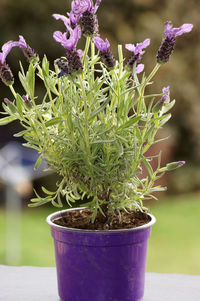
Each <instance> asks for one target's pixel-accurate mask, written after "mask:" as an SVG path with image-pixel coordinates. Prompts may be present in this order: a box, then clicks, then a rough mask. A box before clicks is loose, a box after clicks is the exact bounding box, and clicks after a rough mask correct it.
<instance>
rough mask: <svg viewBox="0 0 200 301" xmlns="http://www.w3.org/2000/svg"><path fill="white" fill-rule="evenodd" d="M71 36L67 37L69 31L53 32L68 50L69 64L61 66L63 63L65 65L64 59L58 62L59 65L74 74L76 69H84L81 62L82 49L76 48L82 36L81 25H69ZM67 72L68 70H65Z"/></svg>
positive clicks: (56, 38) (57, 40)
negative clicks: (72, 26) (73, 26)
mask: <svg viewBox="0 0 200 301" xmlns="http://www.w3.org/2000/svg"><path fill="white" fill-rule="evenodd" d="M68 32H69V38H67V33H66V32H65V33H62V32H60V31H56V32H54V34H53V37H54V39H55V40H56V42H59V43H60V44H61V45H62V46H63V47H64V48H65V50H66V58H67V65H65V67H62V68H60V66H61V64H62V65H63V61H60V63H58V61H57V62H56V63H57V65H58V67H59V68H60V69H61V71H63V68H64V69H65V70H67V72H68V74H72V73H74V72H75V71H80V70H82V69H83V66H82V63H81V56H82V51H81V50H76V45H77V43H78V40H79V39H80V37H81V30H80V27H79V26H76V27H75V28H74V29H72V28H71V27H69V26H68ZM65 73H66V72H65Z"/></svg>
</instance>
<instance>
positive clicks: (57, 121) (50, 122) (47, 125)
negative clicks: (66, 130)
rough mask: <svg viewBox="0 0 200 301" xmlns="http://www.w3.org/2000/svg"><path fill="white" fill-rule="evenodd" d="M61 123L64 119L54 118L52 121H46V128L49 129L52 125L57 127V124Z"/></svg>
mask: <svg viewBox="0 0 200 301" xmlns="http://www.w3.org/2000/svg"><path fill="white" fill-rule="evenodd" d="M60 122H62V119H61V118H60V117H55V118H52V119H50V120H48V121H46V122H45V126H46V127H49V126H51V125H55V124H58V123H60Z"/></svg>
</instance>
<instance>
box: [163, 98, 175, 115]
mask: <svg viewBox="0 0 200 301" xmlns="http://www.w3.org/2000/svg"><path fill="white" fill-rule="evenodd" d="M175 103H176V100H175V99H174V100H172V101H171V102H169V103H165V102H164V104H163V107H162V113H163V114H165V113H167V112H168V111H169V110H171V109H172V108H173V106H174V105H175Z"/></svg>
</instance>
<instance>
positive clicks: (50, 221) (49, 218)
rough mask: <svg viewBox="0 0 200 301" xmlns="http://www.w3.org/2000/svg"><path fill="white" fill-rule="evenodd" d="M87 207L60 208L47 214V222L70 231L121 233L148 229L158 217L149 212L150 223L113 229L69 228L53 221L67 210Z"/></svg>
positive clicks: (53, 226)
mask: <svg viewBox="0 0 200 301" xmlns="http://www.w3.org/2000/svg"><path fill="white" fill-rule="evenodd" d="M86 208H87V207H79V208H70V209H65V210H60V211H57V212H54V213H51V214H50V215H49V216H47V218H46V222H47V224H48V225H49V226H50V227H52V228H56V229H61V230H64V231H69V232H84V233H112V232H113V233H119V232H120V233H121V232H130V231H138V230H142V229H146V228H149V227H151V226H152V225H153V224H155V222H156V218H155V216H153V215H152V214H150V213H147V215H148V216H150V218H151V220H150V222H149V223H147V224H144V225H142V226H139V227H135V228H128V229H113V230H89V229H77V228H68V227H63V226H60V225H56V224H55V223H53V221H54V220H55V219H56V218H59V217H61V216H62V215H63V214H64V213H65V212H66V211H74V210H83V209H86Z"/></svg>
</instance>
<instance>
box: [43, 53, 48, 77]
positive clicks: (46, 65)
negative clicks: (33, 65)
mask: <svg viewBox="0 0 200 301" xmlns="http://www.w3.org/2000/svg"><path fill="white" fill-rule="evenodd" d="M42 71H43V73H44V75H46V76H48V75H49V62H48V60H47V57H46V55H45V56H44V58H43V60H42Z"/></svg>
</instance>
